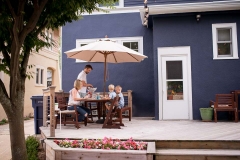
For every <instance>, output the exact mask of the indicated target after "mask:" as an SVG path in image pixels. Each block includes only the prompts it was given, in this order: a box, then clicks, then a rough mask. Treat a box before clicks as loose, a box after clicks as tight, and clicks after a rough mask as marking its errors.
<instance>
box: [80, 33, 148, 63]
mask: <svg viewBox="0 0 240 160" xmlns="http://www.w3.org/2000/svg"><path fill="white" fill-rule="evenodd" d="M99 39H101V38H94V39H76V48H79V47H80V45H81V44H86V43H87V44H88V43H92V42H96V41H97V40H99ZM109 39H110V40H113V41H116V42H117V43H119V44H123V42H138V53H141V54H143V37H114V38H109ZM81 62H86V61H82V60H76V63H81Z"/></svg>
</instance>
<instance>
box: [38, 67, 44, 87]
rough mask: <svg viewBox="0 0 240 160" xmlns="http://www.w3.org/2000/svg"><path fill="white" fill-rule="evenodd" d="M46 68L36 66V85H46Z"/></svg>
mask: <svg viewBox="0 0 240 160" xmlns="http://www.w3.org/2000/svg"><path fill="white" fill-rule="evenodd" d="M43 78H44V68H43V67H41V66H36V85H43V84H44V79H43Z"/></svg>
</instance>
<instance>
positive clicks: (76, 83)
mask: <svg viewBox="0 0 240 160" xmlns="http://www.w3.org/2000/svg"><path fill="white" fill-rule="evenodd" d="M81 84H82V81H81V80H79V79H77V80H75V81H74V85H73V87H74V88H75V89H76V90H79V89H81Z"/></svg>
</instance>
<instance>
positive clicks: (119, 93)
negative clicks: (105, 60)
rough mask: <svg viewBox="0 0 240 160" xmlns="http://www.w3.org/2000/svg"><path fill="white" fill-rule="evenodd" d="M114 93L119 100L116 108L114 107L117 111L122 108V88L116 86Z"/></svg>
mask: <svg viewBox="0 0 240 160" xmlns="http://www.w3.org/2000/svg"><path fill="white" fill-rule="evenodd" d="M115 92H116V95H118V97H119V98H120V99H119V101H118V106H116V107H117V108H118V109H121V108H123V107H124V97H123V94H122V87H121V86H120V85H117V86H116V87H115Z"/></svg>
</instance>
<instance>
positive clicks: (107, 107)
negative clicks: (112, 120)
mask: <svg viewBox="0 0 240 160" xmlns="http://www.w3.org/2000/svg"><path fill="white" fill-rule="evenodd" d="M108 90H109V92H108V96H107V97H105V98H106V99H111V100H113V99H114V97H116V93H115V92H114V85H113V84H110V85H109V86H108ZM105 106H106V109H107V110H109V109H110V106H111V102H106V103H105Z"/></svg>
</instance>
